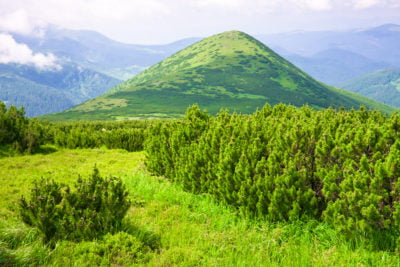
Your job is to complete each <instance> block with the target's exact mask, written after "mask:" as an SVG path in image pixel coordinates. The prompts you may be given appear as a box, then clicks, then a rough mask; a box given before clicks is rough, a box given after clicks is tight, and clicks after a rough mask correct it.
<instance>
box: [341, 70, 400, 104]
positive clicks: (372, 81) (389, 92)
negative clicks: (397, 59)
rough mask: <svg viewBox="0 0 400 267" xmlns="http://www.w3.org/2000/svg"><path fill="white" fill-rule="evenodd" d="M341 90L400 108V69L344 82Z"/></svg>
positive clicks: (370, 74)
mask: <svg viewBox="0 0 400 267" xmlns="http://www.w3.org/2000/svg"><path fill="white" fill-rule="evenodd" d="M340 86H341V88H343V89H346V90H350V91H353V92H356V93H358V94H361V95H364V96H367V97H370V98H372V99H375V100H377V101H380V102H382V103H385V104H388V105H392V106H395V107H400V69H382V70H377V71H373V72H370V73H367V74H365V75H362V76H360V77H357V78H355V79H352V80H350V81H347V82H344V83H342V84H341V85H340Z"/></svg>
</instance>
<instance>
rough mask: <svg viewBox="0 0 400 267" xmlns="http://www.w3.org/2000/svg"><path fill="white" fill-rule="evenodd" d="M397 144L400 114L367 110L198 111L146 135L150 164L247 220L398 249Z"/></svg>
mask: <svg viewBox="0 0 400 267" xmlns="http://www.w3.org/2000/svg"><path fill="white" fill-rule="evenodd" d="M399 140H400V115H399V114H392V115H391V116H387V115H385V114H382V113H380V112H377V111H368V110H366V109H365V108H361V109H360V110H358V111H356V110H350V111H345V110H334V109H326V110H322V111H314V110H312V109H311V108H309V107H303V108H300V109H298V108H295V107H293V106H286V105H282V104H281V105H276V106H274V107H270V106H268V105H266V106H265V107H263V108H262V109H261V110H259V111H257V112H255V113H254V114H252V115H240V114H235V113H233V114H229V113H228V112H227V111H221V112H220V113H219V114H217V116H215V117H211V116H208V115H207V114H206V113H204V112H201V111H200V110H199V107H198V106H193V107H190V108H189V109H188V111H187V112H186V117H185V118H184V119H183V120H176V121H170V122H167V123H163V124H161V123H159V124H155V125H153V127H152V128H151V129H150V130H149V136H148V138H147V142H146V151H147V152H148V153H147V162H146V166H147V168H148V169H149V170H150V171H152V172H153V173H155V174H157V175H163V176H165V177H167V178H169V179H171V180H173V181H175V182H178V183H181V184H182V185H183V187H184V188H185V189H186V190H189V191H191V192H194V193H206V194H211V195H214V196H215V198H217V199H218V200H220V201H222V202H224V203H227V204H229V205H232V206H233V207H234V208H236V210H237V211H238V213H240V214H243V215H245V216H251V217H258V218H263V219H264V218H265V219H268V220H270V221H282V220H283V221H288V220H289V221H296V220H298V219H310V218H311V219H317V220H322V221H326V222H328V223H330V224H331V225H333V226H335V227H336V228H337V229H339V230H340V231H341V232H344V233H346V234H348V235H356V236H365V237H367V238H373V237H374V236H377V233H380V235H383V234H385V235H386V236H393V238H391V239H390V242H389V243H393V244H394V243H395V239H396V238H398V237H399V236H400V231H399V226H400V180H399V177H400V141H399ZM388 240H389V239H388ZM399 240H400V239H399ZM392 247H393V246H392Z"/></svg>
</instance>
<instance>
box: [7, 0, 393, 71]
mask: <svg viewBox="0 0 400 267" xmlns="http://www.w3.org/2000/svg"><path fill="white" fill-rule="evenodd" d="M385 23H397V24H400V0H0V31H2V32H3V34H2V35H3V39H4V40H6V39H7V37H4V36H6V35H7V34H5V33H7V32H17V33H22V34H36V35H40V33H41V32H42V31H41V29H43V28H44V27H45V26H46V25H49V24H54V25H58V26H61V27H64V28H68V29H89V30H95V31H98V32H100V33H102V34H104V35H106V36H108V37H110V38H112V39H114V40H117V41H121V42H125V43H135V44H164V43H169V42H173V41H176V40H179V39H183V38H187V37H206V36H209V35H212V34H216V33H219V32H223V31H227V30H241V31H245V32H247V33H249V34H252V35H256V34H267V33H278V32H290V31H297V30H305V31H314V30H344V29H352V28H364V27H370V26H378V25H381V24H385ZM8 41H10V40H8ZM34 56H35V54H31V55H29V52H28V53H27V58H29V57H30V58H32V57H34ZM36 56H39V57H40V55H36ZM43 56H45V57H47V56H49V57H51V55H43ZM49 59H50V60H51V58H49ZM44 64H45V63H44Z"/></svg>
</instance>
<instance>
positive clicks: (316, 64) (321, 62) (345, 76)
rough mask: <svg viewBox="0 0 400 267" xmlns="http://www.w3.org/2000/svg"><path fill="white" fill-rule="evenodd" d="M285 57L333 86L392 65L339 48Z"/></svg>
mask: <svg viewBox="0 0 400 267" xmlns="http://www.w3.org/2000/svg"><path fill="white" fill-rule="evenodd" d="M285 58H286V59H288V60H289V61H290V62H292V63H293V64H294V65H296V66H297V67H299V68H300V69H302V70H303V71H305V72H307V73H308V74H310V75H311V76H312V77H314V78H316V79H317V80H319V81H322V82H323V83H326V84H329V85H333V86H338V85H339V84H341V83H343V82H345V81H348V80H351V79H354V78H356V77H358V76H360V75H362V74H365V73H368V72H371V71H374V70H379V69H383V68H389V67H391V65H390V64H389V63H385V62H377V61H374V60H371V59H369V58H367V57H364V56H362V55H360V54H357V53H354V52H351V51H348V50H343V49H338V48H332V49H328V50H324V51H321V52H318V53H316V54H315V55H312V56H309V57H303V56H299V55H288V56H285Z"/></svg>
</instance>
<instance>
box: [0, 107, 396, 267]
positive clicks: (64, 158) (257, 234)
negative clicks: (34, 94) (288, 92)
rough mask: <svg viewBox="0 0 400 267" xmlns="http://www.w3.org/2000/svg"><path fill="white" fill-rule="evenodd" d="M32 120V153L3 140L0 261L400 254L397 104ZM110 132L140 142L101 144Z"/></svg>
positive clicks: (374, 259) (318, 261)
mask: <svg viewBox="0 0 400 267" xmlns="http://www.w3.org/2000/svg"><path fill="white" fill-rule="evenodd" d="M10 109H13V108H12V107H10ZM7 112H8V110H6V112H5V113H7ZM20 114H23V110H22V111H20ZM23 117H24V116H22V115H21V116H20V118H23ZM3 121H5V120H3ZM24 121H26V122H27V123H28V124H29V123H30V121H31V120H28V119H24ZM3 125H4V124H3ZM38 125H39V129H41V132H42V134H41V135H39V136H41V139H40V140H42V141H40V142H39V143H40V144H45V145H40V146H39V147H38V148H37V149H35V150H32V151H30V152H31V153H33V154H32V155H28V152H29V151H25V153H21V152H18V153H17V152H13V153H11V152H10V151H11V150H12V149H13V147H14V146H13V145H12V144H7V145H6V144H4V143H2V148H1V149H0V151H6V152H7V153H6V152H4V153H2V154H1V156H0V183H1V184H2V187H1V188H0V195H1V197H0V265H4V266H26V265H33V266H38V265H50V266H98V265H103V266H110V265H118V266H130V265H141V266H209V265H212V266H251V265H253V266H270V265H272V266H278V265H279V266H354V265H361V266H398V264H399V257H400V254H399V251H400V250H399V244H398V242H399V231H398V229H399V218H398V214H399V212H398V209H399V204H398V198H399V196H398V194H399V188H398V185H399V182H398V177H399V176H400V175H398V171H399V169H400V168H399V158H400V156H399V155H398V153H399V152H398V151H400V148H399V146H398V133H399V129H400V117H399V115H398V114H392V115H390V116H388V115H386V114H383V113H381V112H376V111H367V110H366V109H361V110H358V111H355V110H351V111H345V110H334V109H327V110H323V111H315V110H313V109H311V108H309V107H303V108H301V109H298V108H295V107H293V106H285V105H278V106H275V107H270V106H265V107H264V108H263V109H261V110H259V111H257V112H256V113H254V114H252V115H239V114H235V113H233V114H230V113H228V112H227V111H221V112H220V113H219V114H218V115H217V116H216V117H213V116H210V115H209V114H207V113H205V112H203V111H201V110H200V108H199V107H197V106H194V107H191V108H190V109H188V110H187V114H186V117H185V118H184V119H181V120H174V121H155V122H152V123H149V122H146V121H140V122H110V123H108V122H107V123H106V122H92V123H88V122H78V123H68V124H55V123H46V122H40V123H38ZM149 127H150V128H149ZM2 129H6V128H2ZM103 129H104V130H103ZM135 129H136V130H137V131H138V132H139V134H138V137H137V139H134V138H133V137H132V135H133V134H129V133H128V132H129V130H135ZM108 131H109V132H112V131H115V132H114V133H118V131H121V133H123V132H125V131H126V132H127V134H126V136H131V138H133V139H130V140H127V139H125V137H124V134H121V135H119V134H116V140H125V141H126V142H127V143H130V142H133V144H139V143H140V146H136V145H132V149H129V145H128V146H127V145H126V144H127V143H124V142H119V141H118V142H117V141H115V143H113V144H115V147H121V148H124V149H119V150H116V149H108V148H107V147H109V145H108V144H106V143H105V141H104V140H107V139H102V137H101V136H102V134H103V133H107V132H108ZM9 133H10V132H9ZM63 134H65V135H63ZM56 136H58V137H57V138H55V137H56ZM85 136H86V137H85ZM96 136H97V137H96ZM105 136H106V135H105ZM92 137H96V138H93V140H95V141H90V140H92V139H91V138H92ZM3 140H5V139H3ZM55 140H59V141H58V143H56V142H55ZM132 140H133V141H132ZM135 142H136V143H135ZM143 142H145V148H146V151H145V152H144V151H141V152H129V151H128V150H136V149H141V148H142V147H143ZM68 144H69V145H70V147H71V148H73V149H68V148H66V147H68V146H69V145H68ZM89 144H95V145H89ZM83 147H89V148H90V149H87V148H83ZM96 147H97V148H96ZM11 154H12V155H13V156H12V157H10V156H9V155H11ZM95 165H96V169H98V170H99V172H100V173H101V176H100V174H99V172H98V171H97V170H96V171H94V172H93V171H92V170H93V166H95ZM149 170H150V171H151V172H152V173H153V175H154V174H156V175H157V176H153V175H151V174H150V173H148V171H149ZM77 177H89V179H86V180H85V179H82V178H80V179H78V180H77ZM103 177H115V178H103ZM165 178H167V179H165ZM21 196H25V198H22V199H21ZM53 200H54V201H53ZM116 206H118V209H115V208H116ZM111 215H112V216H111ZM24 222H25V223H24ZM97 226H99V227H97Z"/></svg>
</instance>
